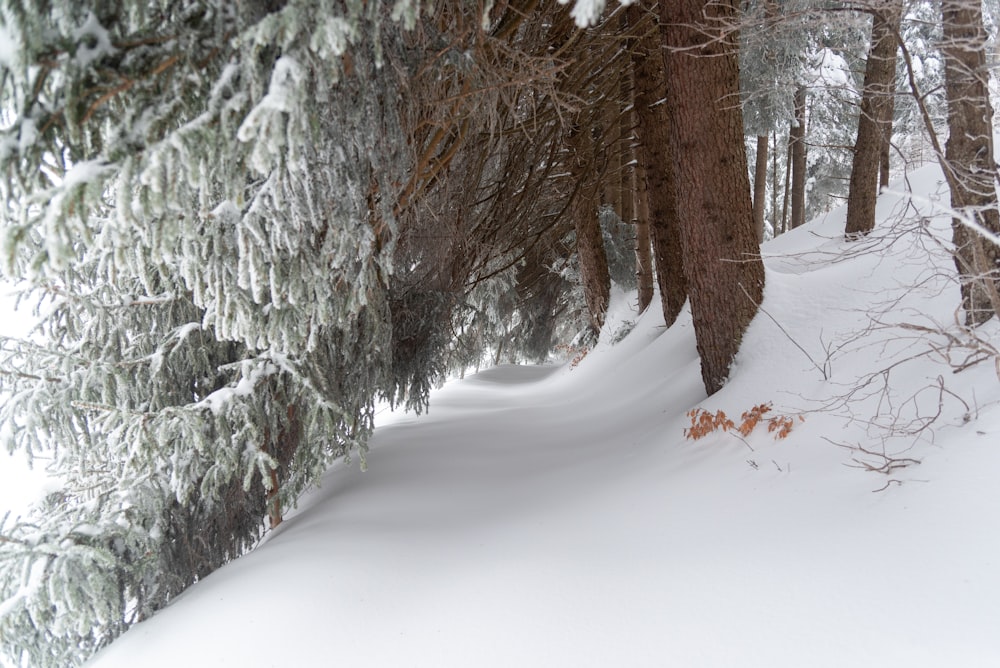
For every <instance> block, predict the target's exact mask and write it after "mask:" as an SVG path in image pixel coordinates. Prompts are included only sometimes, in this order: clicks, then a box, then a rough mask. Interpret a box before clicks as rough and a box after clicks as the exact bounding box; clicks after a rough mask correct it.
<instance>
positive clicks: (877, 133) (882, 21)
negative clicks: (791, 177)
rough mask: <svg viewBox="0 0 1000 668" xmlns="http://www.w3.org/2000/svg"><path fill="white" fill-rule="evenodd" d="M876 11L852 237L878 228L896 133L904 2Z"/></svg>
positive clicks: (850, 211)
mask: <svg viewBox="0 0 1000 668" xmlns="http://www.w3.org/2000/svg"><path fill="white" fill-rule="evenodd" d="M873 14H874V16H873V19H872V37H871V45H870V46H869V48H868V62H867V64H866V65H865V85H864V90H863V92H862V94H861V115H860V117H859V118H858V136H857V140H856V142H855V144H854V160H853V162H852V164H851V186H850V191H849V193H848V197H847V224H846V226H845V233H846V234H847V235H848V236H856V235H863V234H868V233H869V232H871V231H872V229H873V228H874V227H875V202H876V200H877V199H878V182H879V175H880V172H881V163H882V153H883V146H885V147H886V148H887V147H888V143H889V139H890V137H889V135H890V134H891V132H892V117H891V115H890V114H891V112H892V106H891V100H892V96H893V94H894V93H895V85H894V81H895V78H896V51H897V50H898V42H897V41H896V35H897V34H898V33H899V23H900V20H901V19H902V16H903V5H902V2H901V1H899V0H889V1H888V2H885V3H883V4H880V5H878V6H877V8H876V9H875V10H874V12H873ZM887 167H888V165H887Z"/></svg>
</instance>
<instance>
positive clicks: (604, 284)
mask: <svg viewBox="0 0 1000 668" xmlns="http://www.w3.org/2000/svg"><path fill="white" fill-rule="evenodd" d="M581 115H582V116H583V114H581ZM584 122H585V121H584ZM568 146H569V148H570V151H571V156H570V165H571V171H572V173H573V177H574V179H575V180H576V182H577V183H578V184H579V185H578V188H577V191H576V193H575V196H574V201H573V204H572V215H573V225H574V228H575V230H576V253H577V257H578V259H579V261H580V282H581V283H582V284H583V294H584V298H585V300H586V302H587V312H588V315H589V316H590V326H591V329H593V331H594V333H595V334H598V333H599V332H600V331H601V327H602V326H603V325H604V316H605V315H606V313H607V310H608V300H609V299H610V296H611V276H610V273H609V271H608V256H607V252H606V251H605V248H604V236H603V235H602V234H601V223H600V219H599V217H598V198H599V195H600V193H599V191H598V189H597V174H598V169H597V158H598V151H597V146H596V145H595V143H594V139H593V137H592V133H591V129H590V127H589V125H583V126H582V127H580V126H578V127H575V128H574V129H573V130H572V131H571V132H570V136H569V142H568Z"/></svg>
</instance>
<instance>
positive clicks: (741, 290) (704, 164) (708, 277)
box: [660, 0, 764, 394]
mask: <svg viewBox="0 0 1000 668" xmlns="http://www.w3.org/2000/svg"><path fill="white" fill-rule="evenodd" d="M660 13H661V22H660V28H661V31H662V36H663V44H664V47H665V49H664V62H665V65H666V73H667V90H669V91H670V95H671V97H670V100H671V103H672V104H671V114H670V130H671V135H670V136H671V139H673V142H672V143H671V146H672V147H673V148H674V151H675V156H676V160H675V168H676V170H677V174H676V178H677V182H678V183H683V184H684V186H685V192H684V196H683V197H679V198H678V199H677V213H678V216H677V218H678V220H679V221H680V229H681V243H682V246H683V249H684V259H685V264H684V269H685V273H686V275H687V279H688V286H689V290H690V294H691V314H692V318H693V322H694V330H695V337H696V340H697V347H698V352H699V354H700V356H701V375H702V380H703V382H704V384H705V390H706V391H707V392H708V393H709V394H713V393H715V392H716V391H718V390H719V389H720V388H722V386H723V384H724V383H725V382H726V379H727V378H728V376H729V369H730V365H731V364H732V362H733V359H734V357H735V356H736V353H737V352H738V351H739V347H740V342H741V341H742V339H743V333H744V332H745V331H746V328H747V326H748V325H749V324H750V321H751V320H752V319H753V317H754V315H755V314H756V313H757V307H758V304H759V303H760V301H761V297H762V295H763V289H764V265H763V262H762V261H761V259H760V255H759V249H758V246H757V243H756V237H755V235H754V227H753V206H752V203H751V200H750V179H749V176H748V174H747V160H746V149H745V148H744V140H743V114H742V112H741V110H740V90H739V83H740V82H739V64H738V58H737V53H738V52H737V49H738V43H739V42H738V35H737V34H736V32H735V31H734V30H731V29H732V27H733V26H734V25H735V23H736V21H737V20H738V17H739V1H738V0H719V1H713V0H671V1H670V2H661V3H660Z"/></svg>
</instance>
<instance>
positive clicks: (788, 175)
mask: <svg viewBox="0 0 1000 668" xmlns="http://www.w3.org/2000/svg"><path fill="white" fill-rule="evenodd" d="M793 132H795V126H794V125H793V126H791V127H790V128H789V130H788V142H787V145H786V146H785V190H784V192H783V193H782V197H781V231H782V232H787V231H788V230H789V227H788V202H789V200H790V199H791V196H792V139H793V134H792V133H793Z"/></svg>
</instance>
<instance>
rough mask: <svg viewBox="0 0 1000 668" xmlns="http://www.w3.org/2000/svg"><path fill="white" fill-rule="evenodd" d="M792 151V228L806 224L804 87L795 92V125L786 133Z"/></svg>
mask: <svg viewBox="0 0 1000 668" xmlns="http://www.w3.org/2000/svg"><path fill="white" fill-rule="evenodd" d="M788 137H789V142H790V143H791V150H792V221H791V224H792V228H793V229H794V228H796V227H799V226H800V225H803V224H804V223H805V222H806V87H805V86H801V85H800V86H799V87H798V88H797V89H796V90H795V123H794V124H793V125H792V129H791V131H790V132H789V133H788Z"/></svg>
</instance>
